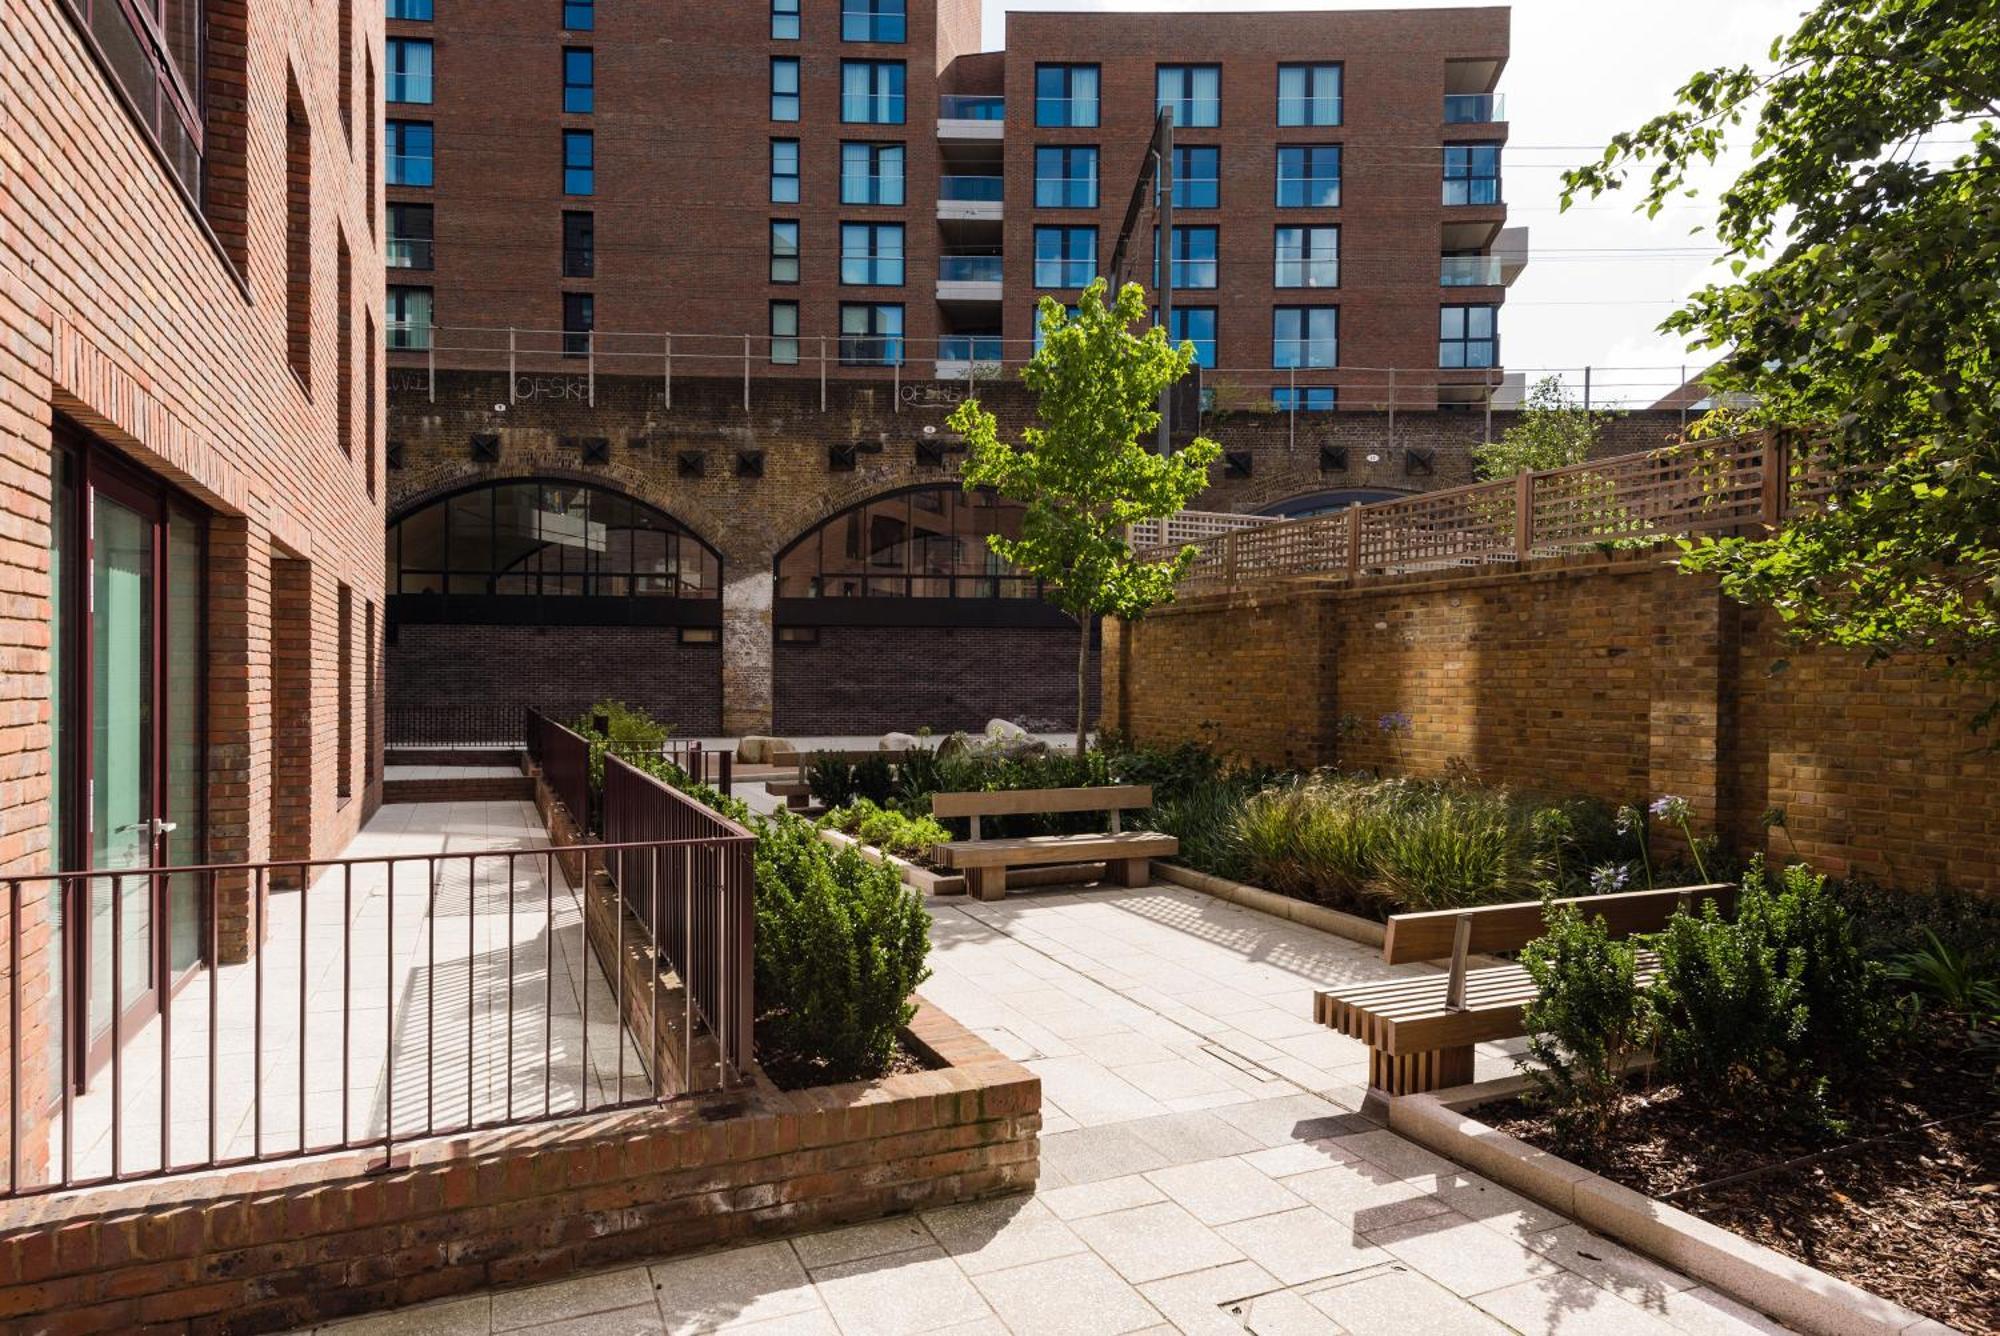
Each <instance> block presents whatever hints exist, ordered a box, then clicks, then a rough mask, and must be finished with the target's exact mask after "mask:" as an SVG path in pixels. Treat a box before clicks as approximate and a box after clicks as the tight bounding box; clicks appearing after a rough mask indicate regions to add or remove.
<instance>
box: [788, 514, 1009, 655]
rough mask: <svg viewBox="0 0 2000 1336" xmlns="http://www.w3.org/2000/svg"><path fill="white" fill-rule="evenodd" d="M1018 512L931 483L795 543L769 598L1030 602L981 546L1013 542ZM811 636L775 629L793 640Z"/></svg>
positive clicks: (826, 524) (837, 519)
mask: <svg viewBox="0 0 2000 1336" xmlns="http://www.w3.org/2000/svg"><path fill="white" fill-rule="evenodd" d="M1022 513H1023V507H1022V505H1021V503H1020V502H1018V501H1006V500H1002V499H1001V498H1000V497H998V496H995V495H994V494H993V493H992V492H988V491H984V490H973V491H966V490H965V489H963V488H960V487H955V486H953V485H951V484H949V483H941V484H933V485H931V486H928V487H920V488H916V489H913V490H911V491H906V492H898V493H896V494H895V495H893V496H881V497H876V498H875V499H874V500H872V501H865V502H863V503H862V504H860V505H858V506H855V507H853V508H852V509H850V510H845V511H842V512H841V513H840V514H837V515H835V516H833V517H832V518H831V519H828V520H825V521H823V522H821V523H820V524H819V525H817V526H816V527H814V528H812V529H810V530H808V531H807V532H806V533H804V534H803V535H801V536H800V537H799V539H798V541H797V542H795V543H793V544H792V545H791V546H790V547H788V548H786V549H785V550H784V551H783V552H781V553H779V555H778V589H777V593H778V597H779V598H780V599H787V600H789V599H797V598H866V597H874V598H935V599H942V598H980V599H991V598H1034V597H1036V596H1037V595H1038V594H1039V593H1040V588H1039V586H1038V585H1037V584H1036V581H1035V579H1034V577H1032V576H1026V575H1022V574H1021V573H1020V572H1019V571H1017V570H1016V569H1015V568H1014V567H1012V566H1010V565H1008V564H1007V563H1006V562H1004V561H1002V560H1001V559H1000V558H999V556H997V555H996V554H995V553H994V551H993V549H992V548H991V547H990V546H988V545H987V541H986V540H987V538H988V537H989V536H990V535H993V534H1000V535H1002V536H1007V537H1019V536H1020V533H1021V521H1022ZM812 629H813V628H811V627H802V626H781V627H779V639H781V640H796V639H800V638H809V637H804V636H802V635H801V634H800V633H806V632H810V631H811V630H812Z"/></svg>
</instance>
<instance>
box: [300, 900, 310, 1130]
mask: <svg viewBox="0 0 2000 1336" xmlns="http://www.w3.org/2000/svg"><path fill="white" fill-rule="evenodd" d="M311 881H312V879H311V877H310V876H309V875H308V873H307V869H306V865H305V864H304V863H301V864H299V1153H300V1154H301V1155H303V1154H305V1149H306V936H307V932H306V929H307V926H308V925H309V924H310V922H311V916H310V915H309V914H308V913H307V911H306V905H307V903H308V902H307V899H306V890H307V888H308V887H309V886H310V885H311Z"/></svg>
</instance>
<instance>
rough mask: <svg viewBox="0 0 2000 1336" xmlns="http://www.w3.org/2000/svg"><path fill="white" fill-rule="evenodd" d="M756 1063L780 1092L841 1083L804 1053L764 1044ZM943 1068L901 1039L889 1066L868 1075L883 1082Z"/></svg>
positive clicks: (897, 1042) (818, 1060) (760, 1042)
mask: <svg viewBox="0 0 2000 1336" xmlns="http://www.w3.org/2000/svg"><path fill="white" fill-rule="evenodd" d="M757 1063H758V1065H759V1066H761V1067H762V1068H763V1069H764V1075H766V1076H768V1077H770V1078H771V1084H772V1085H775V1086H776V1087H778V1089H780V1090H810V1089H812V1088H813V1087H814V1086H823V1085H836V1084H839V1083H838V1082H836V1081H834V1080H832V1079H831V1078H829V1077H828V1076H827V1072H826V1064H825V1063H824V1062H822V1061H821V1060H820V1059H819V1058H817V1057H815V1056H812V1055H810V1054H804V1053H788V1052H781V1051H779V1050H777V1049H775V1048H774V1047H772V1046H770V1045H767V1044H765V1043H764V1042H763V1041H762V1040H759V1041H758V1044H757ZM942 1066H944V1064H943V1063H941V1062H935V1061H933V1060H932V1059H931V1057H930V1055H929V1054H926V1053H922V1052H919V1051H918V1050H916V1049H914V1048H911V1047H910V1044H909V1041H908V1040H907V1039H903V1038H898V1039H897V1041H896V1051H895V1052H894V1053H892V1054H890V1055H889V1065H888V1066H886V1067H884V1068H883V1069H882V1070H881V1071H879V1072H876V1073H874V1074H873V1075H872V1076H869V1077H867V1078H863V1079H867V1080H880V1079H881V1078H883V1077H885V1076H902V1075H905V1074H907V1073H909V1072H928V1071H935V1070H937V1069H938V1068H939V1067H942Z"/></svg>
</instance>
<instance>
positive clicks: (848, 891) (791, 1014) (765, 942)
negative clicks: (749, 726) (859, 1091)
mask: <svg viewBox="0 0 2000 1336" xmlns="http://www.w3.org/2000/svg"><path fill="white" fill-rule="evenodd" d="M929 952H930V917H929V915H927V914H926V913H925V912H924V907H923V904H922V902H921V901H919V900H918V898H917V897H916V896H915V895H914V894H913V893H912V892H911V891H910V890H909V889H908V888H907V887H905V886H904V885H903V883H902V881H901V880H900V879H899V877H898V876H897V874H896V870H895V869H894V868H891V867H878V866H876V865H874V864H872V863H869V862H867V861H866V860H864V859H863V858H862V857H861V856H860V855H859V854H857V853H855V852H854V851H853V850H852V849H847V850H842V851H840V852H838V853H836V852H835V851H833V850H831V849H829V848H828V847H827V845H826V843H825V842H824V841H822V840H821V839H820V838H819V835H818V833H817V832H816V831H815V830H814V828H813V827H812V825H811V824H810V823H809V822H806V821H802V820H800V819H798V818H797V817H793V816H790V815H787V814H784V813H780V814H779V815H778V817H777V818H776V819H775V820H773V821H770V822H767V823H765V824H764V826H763V828H762V830H761V832H760V834H759V838H758V841H757V948H756V970H757V997H758V1003H759V1007H760V1010H761V1014H760V1016H759V1018H758V1038H759V1043H760V1046H761V1047H762V1048H764V1049H765V1050H766V1051H767V1052H770V1053H773V1054H776V1055H780V1056H782V1057H783V1058H785V1059H787V1060H789V1061H790V1062H793V1063H796V1064H799V1065H801V1066H804V1067H806V1068H808V1069H810V1070H811V1072H812V1074H813V1076H814V1077H816V1078H817V1079H818V1080H821V1081H825V1082H834V1081H846V1080H853V1079H856V1078H859V1077H866V1076H873V1075H876V1074H878V1073H880V1072H881V1071H882V1070H883V1069H884V1068H885V1067H886V1066H887V1065H888V1062H889V1059H890V1058H891V1056H893V1054H894V1053H895V1051H896V1037H897V1032H898V1031H899V1030H901V1029H902V1027H903V1026H905V1025H907V1024H908V1023H909V1020H910V1017H911V1016H912V1015H914V1014H915V1011H916V1008H915V1007H914V1006H913V1005H912V1004H911V1003H910V1001H909V997H910V994H911V993H912V992H913V991H914V990H915V989H916V987H917V985H919V984H921V983H922V982H923V981H924V979H925V978H927V977H928V976H929V970H928V969H927V968H926V967H925V964H924V960H925V957H926V956H927V955H928V954H929Z"/></svg>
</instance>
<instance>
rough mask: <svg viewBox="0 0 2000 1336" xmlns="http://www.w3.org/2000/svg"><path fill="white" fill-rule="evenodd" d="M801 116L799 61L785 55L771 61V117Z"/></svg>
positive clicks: (786, 119)
mask: <svg viewBox="0 0 2000 1336" xmlns="http://www.w3.org/2000/svg"><path fill="white" fill-rule="evenodd" d="M798 118H799V62H798V61H797V60H795V59H793V58H792V57H790V56H783V57H780V58H779V59H776V60H773V61H772V62H771V119H772V120H774V121H795V120H797V119H798Z"/></svg>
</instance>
